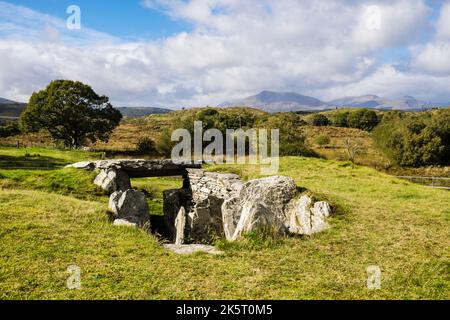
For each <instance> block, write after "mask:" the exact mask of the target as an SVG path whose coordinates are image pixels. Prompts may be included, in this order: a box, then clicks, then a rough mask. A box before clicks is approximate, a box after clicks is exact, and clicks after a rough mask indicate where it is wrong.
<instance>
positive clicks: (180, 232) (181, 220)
mask: <svg viewBox="0 0 450 320" xmlns="http://www.w3.org/2000/svg"><path fill="white" fill-rule="evenodd" d="M185 228H186V210H185V209H184V207H181V208H180V211H178V215H177V218H176V219H175V229H176V235H175V244H176V245H181V244H183V243H184V229H185Z"/></svg>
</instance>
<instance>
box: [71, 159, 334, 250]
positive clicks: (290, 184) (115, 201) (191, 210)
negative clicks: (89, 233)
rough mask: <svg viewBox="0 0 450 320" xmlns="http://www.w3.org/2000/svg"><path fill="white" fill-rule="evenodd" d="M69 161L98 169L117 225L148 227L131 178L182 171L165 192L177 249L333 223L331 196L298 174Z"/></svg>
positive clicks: (170, 230) (301, 232)
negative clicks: (311, 190) (325, 197)
mask: <svg viewBox="0 0 450 320" xmlns="http://www.w3.org/2000/svg"><path fill="white" fill-rule="evenodd" d="M68 167H70V168H77V169H84V170H98V171H99V173H98V175H97V177H96V178H95V180H94V183H95V184H96V185H98V186H99V187H101V188H103V189H104V190H105V191H107V192H109V193H110V194H111V196H110V200H109V210H110V211H111V213H112V215H113V218H114V225H118V226H133V227H142V228H145V229H148V230H149V229H150V212H149V208H148V205H147V201H146V199H145V194H144V193H143V192H140V191H137V190H134V189H132V187H131V182H130V178H133V177H164V176H182V177H183V187H182V188H180V189H174V190H166V191H164V193H163V201H164V203H163V210H164V223H165V227H166V230H167V234H168V237H169V238H170V240H172V242H173V245H174V246H176V247H174V248H176V250H178V251H180V248H182V249H183V245H186V244H191V243H207V242H212V241H213V240H214V239H218V238H226V239H227V240H229V241H237V240H240V239H242V237H243V236H244V235H245V234H246V233H249V232H254V231H263V232H270V234H272V235H280V236H283V235H311V234H314V233H318V232H321V231H323V230H326V229H327V228H329V224H328V222H327V219H328V217H329V216H330V215H331V214H332V209H331V206H330V205H329V204H328V203H327V202H325V201H314V199H313V198H312V197H311V196H309V195H306V194H301V193H299V192H298V188H297V186H296V184H295V182H294V180H293V179H292V178H289V177H284V176H272V177H267V178H261V179H255V180H251V181H248V182H243V181H242V180H241V179H240V177H239V176H238V175H235V174H228V173H216V172H207V171H205V170H203V169H201V166H200V165H185V164H175V163H173V162H172V161H170V160H100V161H88V162H80V163H75V164H72V165H69V166H68ZM174 251H175V250H174ZM181 251H183V250H181ZM185 251H187V252H190V249H189V250H185Z"/></svg>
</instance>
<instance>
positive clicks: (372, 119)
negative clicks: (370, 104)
mask: <svg viewBox="0 0 450 320" xmlns="http://www.w3.org/2000/svg"><path fill="white" fill-rule="evenodd" d="M379 122H380V120H379V119H378V116H377V113H376V112H375V111H373V110H369V109H361V110H357V111H354V112H351V113H350V114H348V117H347V125H348V126H349V127H350V128H356V129H361V130H365V131H372V130H373V128H375V127H376V126H377V125H378V123H379Z"/></svg>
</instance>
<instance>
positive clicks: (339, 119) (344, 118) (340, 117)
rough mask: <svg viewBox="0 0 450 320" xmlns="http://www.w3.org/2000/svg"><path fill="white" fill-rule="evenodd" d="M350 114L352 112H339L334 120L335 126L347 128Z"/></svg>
mask: <svg viewBox="0 0 450 320" xmlns="http://www.w3.org/2000/svg"><path fill="white" fill-rule="evenodd" d="M349 114H350V112H348V111H344V112H338V113H337V114H336V115H335V117H334V119H333V125H334V126H336V127H343V128H347V127H348V115H349Z"/></svg>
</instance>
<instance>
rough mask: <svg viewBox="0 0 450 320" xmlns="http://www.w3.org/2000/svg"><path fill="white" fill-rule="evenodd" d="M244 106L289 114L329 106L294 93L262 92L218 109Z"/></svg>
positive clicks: (226, 103) (227, 103) (224, 104)
mask: <svg viewBox="0 0 450 320" xmlns="http://www.w3.org/2000/svg"><path fill="white" fill-rule="evenodd" d="M230 106H246V107H253V108H258V109H261V110H264V111H267V112H272V113H273V112H290V111H302V110H323V109H327V108H329V107H330V106H329V105H327V103H325V102H323V101H320V100H319V99H316V98H313V97H309V96H304V95H301V94H298V93H295V92H275V91H262V92H260V93H258V94H257V95H254V96H251V97H247V98H244V99H241V100H236V101H233V102H225V103H223V104H221V105H220V107H230Z"/></svg>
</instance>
